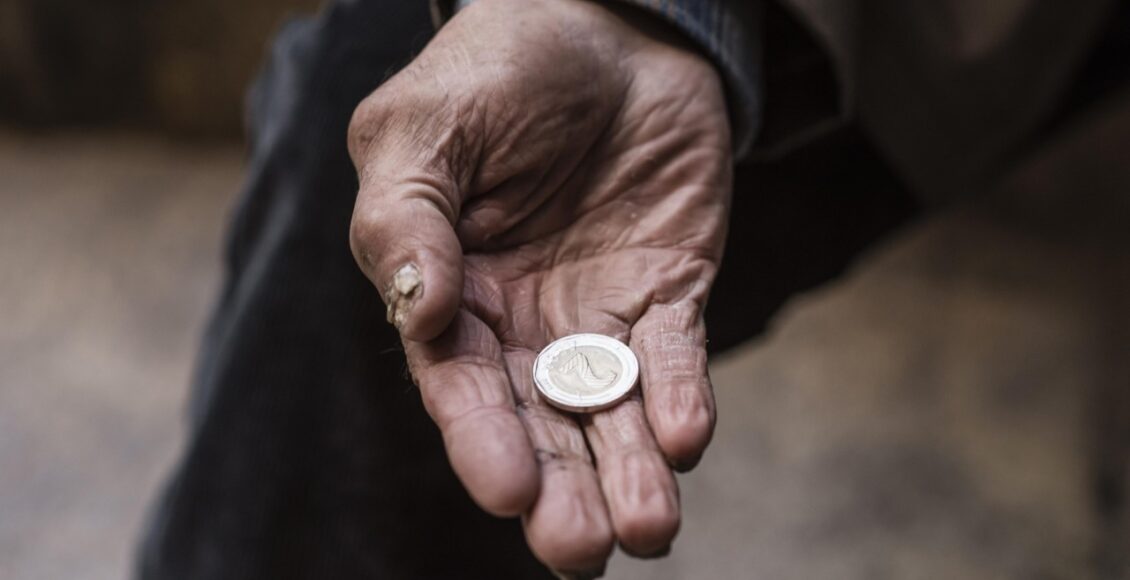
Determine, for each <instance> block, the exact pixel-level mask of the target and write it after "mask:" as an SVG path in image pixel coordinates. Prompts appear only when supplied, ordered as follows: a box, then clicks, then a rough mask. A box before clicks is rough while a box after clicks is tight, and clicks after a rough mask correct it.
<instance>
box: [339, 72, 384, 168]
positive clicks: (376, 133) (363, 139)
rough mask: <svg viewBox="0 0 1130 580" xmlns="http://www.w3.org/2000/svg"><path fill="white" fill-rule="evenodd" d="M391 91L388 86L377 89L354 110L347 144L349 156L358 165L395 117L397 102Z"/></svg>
mask: <svg viewBox="0 0 1130 580" xmlns="http://www.w3.org/2000/svg"><path fill="white" fill-rule="evenodd" d="M389 93H390V91H389V89H388V88H381V89H377V90H376V91H375V92H373V93H372V94H370V95H369V96H368V97H366V98H365V100H363V101H361V104H359V105H357V108H356V109H354V110H353V116H352V117H351V118H350V120H349V130H348V134H347V144H348V147H349V156H350V157H351V158H352V159H353V163H354V165H356V166H358V167H360V166H361V165H362V164H363V162H364V160H365V159H366V158H367V157H368V153H369V150H370V149H371V148H372V146H373V143H375V142H376V141H377V140H378V139H379V137H380V136H381V135H382V134H383V133H384V131H385V129H386V128H387V126H388V124H389V122H390V120H391V119H392V117H393V111H394V110H395V104H394V102H393V101H394V100H393V98H392V97H391V96H390V94H389Z"/></svg>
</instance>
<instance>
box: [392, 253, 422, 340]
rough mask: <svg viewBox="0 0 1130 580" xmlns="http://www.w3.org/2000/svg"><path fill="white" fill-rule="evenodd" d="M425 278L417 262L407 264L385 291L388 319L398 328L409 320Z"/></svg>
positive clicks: (395, 275) (394, 276)
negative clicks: (422, 276) (421, 274)
mask: <svg viewBox="0 0 1130 580" xmlns="http://www.w3.org/2000/svg"><path fill="white" fill-rule="evenodd" d="M422 284H423V280H422V279H421V278H420V269H419V268H417V267H416V265H415V264H405V265H403V266H401V267H400V269H399V270H397V271H396V274H394V275H393V276H392V283H391V284H389V287H388V291H387V292H385V303H386V304H388V311H387V313H386V315H387V317H388V321H389V322H391V323H392V325H393V326H395V327H396V328H398V329H399V328H402V327H403V326H404V323H405V322H406V321H407V320H408V313H409V312H410V311H411V309H412V305H413V304H414V303H415V301H416V299H417V298H419V295H420V293H421V286H422Z"/></svg>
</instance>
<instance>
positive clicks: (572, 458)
mask: <svg viewBox="0 0 1130 580" xmlns="http://www.w3.org/2000/svg"><path fill="white" fill-rule="evenodd" d="M350 152H351V154H352V156H353V159H354V163H355V164H356V166H357V169H358V173H359V175H360V183H361V191H360V193H359V195H358V198H357V205H356V208H355V210H354V216H353V225H352V232H351V240H352V246H353V252H354V255H355V256H356V258H357V261H358V263H359V264H360V266H361V268H362V269H363V270H364V272H365V274H366V275H367V276H368V277H369V278H370V279H371V280H372V281H373V283H374V284H375V285H376V287H377V288H378V290H380V291H381V293H382V296H383V297H384V299H385V301H386V303H387V304H388V307H389V317H390V321H392V322H393V323H394V324H396V325H397V327H398V328H399V329H400V332H401V336H402V338H403V341H404V345H405V351H406V354H407V357H408V362H409V366H410V369H411V372H412V375H413V377H414V378H415V380H416V382H417V384H418V385H419V387H420V392H421V394H422V396H423V399H424V404H425V406H426V408H427V410H428V412H429V413H430V414H431V416H432V418H433V419H434V420H435V421H436V423H437V424H438V425H439V428H440V429H441V430H442V432H443V437H444V441H445V444H446V447H447V453H448V456H449V458H450V460H451V463H452V466H453V467H454V469H455V472H456V474H458V476H459V478H460V479H461V480H462V482H463V483H464V485H465V486H466V487H467V490H468V491H469V492H470V494H471V496H472V497H473V498H474V499H475V501H476V502H478V503H479V505H481V506H482V507H483V508H484V509H486V510H487V511H489V512H491V513H493V514H497V515H500V516H513V515H522V516H523V523H524V526H525V531H526V537H527V540H528V542H529V544H530V547H531V548H532V550H533V551H534V553H535V554H536V555H537V556H538V557H539V558H540V559H541V560H542V561H543V562H545V563H546V564H547V565H548V566H550V567H551V568H554V569H556V570H559V571H565V572H566V573H576V574H592V573H594V572H596V573H599V570H601V569H602V568H603V566H604V563H605V561H606V560H607V558H608V556H609V554H610V553H611V550H612V548H613V545H614V543H615V542H616V541H617V540H618V541H619V543H620V545H621V546H622V548H623V549H624V550H625V551H626V552H628V553H631V554H634V555H638V556H653V555H658V554H661V553H663V552H665V550H666V549H667V548H668V547H669V545H670V543H671V541H672V539H673V538H674V536H675V533H676V532H677V530H678V526H679V498H678V489H677V487H676V483H675V478H674V475H673V474H672V471H671V467H672V466H673V467H675V468H679V469H682V468H690V467H691V466H693V465H694V464H695V463H696V462H697V461H698V458H699V457H700V456H701V454H702V452H703V450H704V448H705V447H706V444H707V443H708V441H709V439H710V436H711V433H712V430H713V425H714V417H715V414H714V399H713V395H712V392H711V388H710V382H709V379H708V377H707V371H706V351H705V340H706V337H705V329H704V326H703V319H702V312H703V308H704V305H705V302H706V298H707V294H708V292H709V289H710V285H711V283H712V281H713V279H714V275H715V271H716V269H717V266H718V263H719V260H720V258H721V253H722V247H723V242H724V238H725V229H726V219H727V212H728V207H729V196H730V178H731V173H730V172H731V169H730V164H731V159H730V135H729V126H728V123H727V118H726V106H725V102H724V100H723V93H722V88H721V83H720V80H719V78H718V75H717V73H716V72H715V71H714V69H713V68H712V67H711V65H710V64H709V63H708V62H706V61H705V60H704V59H703V58H702V57H700V56H698V55H697V54H696V53H695V52H694V51H693V50H691V49H688V48H687V47H684V46H683V45H682V44H681V43H680V42H679V41H678V40H677V36H676V35H674V34H672V33H671V32H670V31H668V30H667V29H666V28H664V27H662V26H661V25H659V24H658V23H656V22H654V21H652V20H650V19H648V18H647V17H645V16H644V15H643V14H642V13H639V12H631V11H628V12H619V11H613V10H610V9H609V8H607V7H602V6H601V5H598V4H595V3H591V2H587V1H582V0H539V1H532V0H480V1H479V2H477V3H475V4H472V5H471V6H470V7H469V8H467V9H465V10H463V11H461V12H460V13H459V14H458V15H457V16H456V17H455V18H453V19H452V20H451V22H449V23H448V24H447V25H446V26H445V27H444V28H443V29H442V30H440V32H439V33H438V35H437V36H436V37H435V39H434V40H432V42H431V43H430V44H429V45H428V47H427V48H426V49H425V50H424V51H423V53H421V54H420V55H419V57H417V58H416V59H415V60H414V61H413V62H412V63H411V64H410V65H409V66H408V67H407V68H405V69H404V70H403V71H401V72H400V73H399V74H397V75H396V76H394V77H393V78H392V79H390V80H389V81H388V82H387V83H385V84H384V85H383V86H382V87H381V88H380V89H379V90H377V91H376V92H375V93H373V95H372V96H370V97H369V98H368V99H366V101H365V102H364V103H362V104H361V106H360V107H359V108H358V109H357V112H356V113H355V115H354V118H353V122H352V125H351V128H350ZM578 332H596V333H602V334H607V335H611V336H615V337H617V338H619V339H621V340H623V341H625V342H628V343H629V344H630V346H631V347H632V350H633V351H635V352H636V354H637V356H638V357H639V358H640V366H641V386H642V389H641V390H642V393H641V392H637V394H635V395H634V396H633V397H632V398H629V399H628V400H626V401H625V402H623V403H622V404H620V405H618V406H616V407H613V408H612V409H609V410H606V411H603V412H600V413H595V414H592V415H580V416H576V415H572V414H569V413H563V412H560V411H558V410H556V409H554V408H552V407H550V406H548V404H547V403H545V402H544V401H543V400H542V399H541V398H540V397H539V396H538V394H537V392H536V390H535V388H534V385H533V382H532V376H531V367H532V365H533V361H534V357H535V356H536V355H537V353H538V351H539V350H540V349H541V348H542V347H544V346H545V345H546V344H548V343H549V342H550V341H551V340H553V339H556V338H559V337H561V336H564V335H568V334H573V333H578ZM586 442H587V443H586Z"/></svg>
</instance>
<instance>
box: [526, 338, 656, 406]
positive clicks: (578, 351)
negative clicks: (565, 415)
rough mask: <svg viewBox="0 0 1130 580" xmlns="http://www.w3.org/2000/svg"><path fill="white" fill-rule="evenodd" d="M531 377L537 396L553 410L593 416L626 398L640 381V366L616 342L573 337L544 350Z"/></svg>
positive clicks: (632, 354)
mask: <svg viewBox="0 0 1130 580" xmlns="http://www.w3.org/2000/svg"><path fill="white" fill-rule="evenodd" d="M533 374H534V384H535V385H536V386H537V388H538V392H539V393H541V395H542V396H543V397H544V398H545V399H546V400H547V401H549V402H550V403H551V404H553V405H554V406H556V407H559V408H562V409H565V410H567V411H576V412H595V411H599V410H601V409H606V408H608V407H610V406H612V405H615V404H616V403H618V402H619V401H620V400H622V399H623V398H624V397H625V396H627V394H628V393H629V392H630V391H631V390H632V388H633V387H634V386H635V384H636V379H637V378H638V377H639V362H638V361H637V360H636V356H635V354H634V353H633V352H632V350H631V349H630V348H628V345H626V344H624V343H622V342H620V341H619V340H616V339H615V338H612V337H610V336H604V335H600V334H574V335H571V336H566V337H564V338H560V339H558V340H555V341H553V342H552V343H550V344H549V346H546V347H545V348H544V349H543V350H542V351H541V353H540V354H538V357H537V358H536V359H535V360H534V369H533Z"/></svg>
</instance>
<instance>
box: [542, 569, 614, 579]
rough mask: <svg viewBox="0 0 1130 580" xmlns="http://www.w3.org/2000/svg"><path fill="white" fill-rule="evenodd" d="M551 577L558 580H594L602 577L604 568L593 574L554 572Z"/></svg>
mask: <svg viewBox="0 0 1130 580" xmlns="http://www.w3.org/2000/svg"><path fill="white" fill-rule="evenodd" d="M553 575H554V576H557V577H558V578H559V579H560V580H594V579H595V578H600V577H601V576H604V568H601V569H600V570H598V571H594V572H559V571H556V570H554V572H553Z"/></svg>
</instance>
